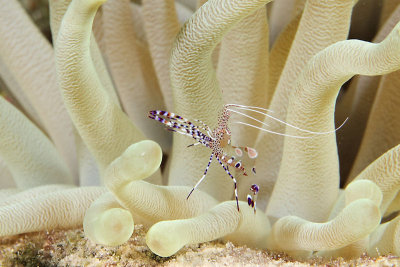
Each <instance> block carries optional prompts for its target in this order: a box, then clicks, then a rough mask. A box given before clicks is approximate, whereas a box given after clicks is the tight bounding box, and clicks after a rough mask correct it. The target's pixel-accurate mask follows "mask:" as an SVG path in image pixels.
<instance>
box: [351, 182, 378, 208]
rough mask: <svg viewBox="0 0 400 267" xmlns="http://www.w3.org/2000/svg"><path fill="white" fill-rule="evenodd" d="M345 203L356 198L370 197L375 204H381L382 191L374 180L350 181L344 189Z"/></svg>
mask: <svg viewBox="0 0 400 267" xmlns="http://www.w3.org/2000/svg"><path fill="white" fill-rule="evenodd" d="M345 197H346V205H348V204H350V203H352V202H353V201H355V200H357V199H362V198H366V199H370V200H371V201H372V202H373V203H375V204H376V205H378V206H379V205H381V202H382V198H383V195H382V191H381V189H380V188H379V186H377V185H376V184H375V183H374V182H372V181H370V180H357V181H353V182H351V183H350V184H349V185H348V186H347V187H346V190H345Z"/></svg>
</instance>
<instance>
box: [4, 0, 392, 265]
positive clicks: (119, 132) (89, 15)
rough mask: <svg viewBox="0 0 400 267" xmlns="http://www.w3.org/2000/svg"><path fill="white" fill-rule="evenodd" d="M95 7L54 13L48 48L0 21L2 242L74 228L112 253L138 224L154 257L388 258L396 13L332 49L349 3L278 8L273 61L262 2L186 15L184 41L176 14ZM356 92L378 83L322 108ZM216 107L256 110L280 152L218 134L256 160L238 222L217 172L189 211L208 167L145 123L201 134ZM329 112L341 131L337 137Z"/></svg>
mask: <svg viewBox="0 0 400 267" xmlns="http://www.w3.org/2000/svg"><path fill="white" fill-rule="evenodd" d="M105 1H106V0H72V1H70V0H63V1H59V0H50V1H49V3H50V15H51V16H50V25H51V31H52V41H53V44H54V49H53V47H52V46H51V45H50V43H49V42H48V41H47V40H45V38H44V37H43V36H42V35H41V34H40V33H39V31H38V30H37V29H36V28H35V26H34V25H33V24H32V22H31V21H30V20H29V19H28V17H27V15H26V14H25V13H24V12H23V10H22V8H21V6H20V5H19V4H18V2H17V1H16V0H12V1H9V2H7V4H3V5H1V6H0V36H1V38H2V40H4V41H2V42H0V75H1V77H2V79H3V80H4V81H5V84H6V85H7V88H8V90H9V92H10V93H11V94H12V95H13V96H14V98H15V99H16V100H15V105H12V104H10V103H8V102H7V101H5V100H4V99H0V109H1V112H0V125H1V135H0V136H1V137H0V156H1V159H2V162H3V164H2V165H3V166H4V167H3V169H4V170H5V171H3V172H2V174H1V175H2V176H1V180H0V182H1V184H5V185H6V184H8V185H9V184H10V183H9V182H8V181H9V180H10V179H13V181H14V183H15V186H16V188H11V189H2V190H1V191H0V236H5V235H13V234H18V233H24V232H30V231H38V230H43V229H51V228H69V227H76V226H79V225H81V224H82V223H83V226H84V229H85V234H86V235H87V237H89V239H91V240H93V241H95V242H97V243H101V244H106V245H118V244H122V243H124V242H126V241H127V240H128V239H129V237H130V236H131V234H132V232H133V231H134V223H141V224H144V225H145V226H146V227H150V229H149V231H148V233H147V236H146V242H147V245H148V246H149V248H150V249H151V250H152V251H153V252H154V253H156V254H157V255H160V256H164V257H165V256H170V255H173V254H174V253H176V252H177V251H178V250H179V249H181V248H182V247H183V246H184V245H186V244H192V243H200V242H205V241H209V240H214V239H218V238H223V239H224V240H229V241H232V242H234V243H237V244H244V245H247V246H251V247H256V248H262V249H265V248H267V249H271V250H276V251H284V252H286V253H288V254H290V255H291V256H293V257H297V258H308V257H312V256H324V257H332V256H334V257H337V256H342V257H359V256H360V255H362V254H363V253H366V252H367V253H369V255H371V256H375V255H377V254H379V253H380V254H388V253H393V254H396V255H400V230H399V229H400V217H399V216H398V214H397V212H398V211H399V210H400V201H399V199H400V197H399V196H398V191H399V189H400V165H399V163H398V158H399V153H400V151H399V149H400V146H398V141H397V133H398V129H399V127H398V125H397V115H396V114H397V113H398V112H397V109H398V105H396V103H397V101H398V99H400V98H399V97H396V94H397V93H396V87H397V81H398V79H397V76H398V72H396V71H397V70H398V69H400V24H396V23H397V22H398V21H399V18H400V8H397V9H395V10H394V11H393V13H392V14H391V15H390V16H389V15H387V14H386V13H385V12H387V13H390V12H389V10H390V7H389V2H390V1H387V2H388V3H386V5H385V6H384V8H383V9H382V17H381V21H382V22H381V30H380V31H379V33H378V34H377V36H376V39H375V41H376V43H370V42H366V41H360V40H346V38H347V35H348V31H349V28H350V22H351V14H352V11H353V6H354V4H355V3H354V2H355V1H353V0H346V1H331V0H326V1H317V0H308V1H306V2H304V1H298V6H292V5H290V6H291V7H292V14H291V15H290V14H284V15H283V14H280V16H279V15H278V16H277V15H276V14H278V12H279V11H280V7H282V6H281V5H285V4H282V3H280V2H279V1H277V2H276V3H274V6H273V7H272V13H271V14H270V16H269V18H270V23H271V29H273V31H271V33H272V34H271V36H276V35H277V29H278V28H280V27H281V26H279V23H283V21H284V20H287V21H288V23H287V26H286V27H285V28H284V29H283V30H282V31H280V33H279V37H277V38H276V40H273V43H274V45H273V46H272V49H269V42H270V41H269V32H268V28H269V27H268V19H267V12H266V8H265V5H266V4H267V3H268V2H270V1H268V0H209V1H207V2H205V1H200V2H201V3H199V6H200V7H199V8H198V9H197V11H196V12H195V13H194V14H191V16H190V18H189V19H187V20H186V21H185V23H184V24H183V25H182V26H180V21H179V20H178V15H177V12H176V10H178V11H179V12H180V13H184V14H188V12H189V11H187V9H185V8H183V7H182V6H180V5H179V4H177V5H178V8H176V7H175V3H174V1H170V0H169V1H161V2H160V1H155V0H143V1H142V3H141V6H138V5H136V4H131V3H130V1H129V0H109V1H108V2H106V3H104V2H105ZM202 2H205V3H204V4H203V3H202ZM281 2H282V1H281ZM103 3H104V4H103ZM283 3H285V2H283ZM286 4H287V3H286ZM100 6H102V7H101V9H99V7H100ZM267 7H269V5H268V6H267ZM98 9H99V12H97V10H98ZM384 11H385V12H384ZM96 12H97V15H96ZM179 12H178V13H179ZM189 13H190V12H189ZM283 18H285V19H283ZM278 22H279V23H278ZM271 42H272V41H271ZM354 75H367V76H368V75H369V76H373V75H383V76H382V77H380V78H377V77H375V78H368V77H366V76H359V77H358V78H357V79H352V80H351V83H350V85H349V87H348V89H347V90H346V92H345V93H343V94H342V95H340V96H341V101H340V102H338V103H337V104H336V102H337V101H336V100H337V96H338V94H339V91H340V89H341V88H342V87H343V84H345V82H347V81H348V80H350V79H351V78H352V77H353V76H354ZM368 79H370V80H368ZM372 85H374V86H375V87H376V88H373V87H372ZM367 88H368V89H369V90H370V91H373V92H368V93H367V92H365V90H366V89H367ZM60 92H61V93H60ZM224 103H238V104H242V105H250V106H258V107H261V108H268V109H269V110H270V111H268V114H266V115H267V116H259V117H257V118H258V119H259V120H264V122H265V124H268V125H269V126H268V127H267V129H268V130H270V131H274V132H278V133H282V134H285V135H286V136H281V135H272V134H266V133H265V132H263V131H259V130H258V129H257V128H256V127H261V126H262V124H261V123H259V122H257V123H256V124H254V122H253V124H254V126H256V127H253V128H248V127H247V128H246V126H244V125H243V124H242V125H240V124H234V125H232V126H231V129H232V143H234V144H238V145H244V146H251V147H255V148H256V149H257V151H258V154H259V155H258V159H257V176H256V178H250V177H240V179H238V191H239V199H240V200H244V199H245V196H246V194H247V193H248V188H249V186H250V185H251V184H253V183H257V184H258V185H259V186H260V193H259V196H258V201H257V212H256V213H254V211H253V209H252V208H250V207H248V205H247V202H243V201H239V206H240V211H238V209H237V207H236V202H235V201H233V200H231V199H232V198H233V194H232V193H233V185H232V181H231V179H230V178H229V176H227V175H226V173H225V172H224V171H223V169H222V168H220V167H219V166H216V165H215V164H214V165H215V166H214V165H211V167H210V170H209V171H208V173H207V176H206V178H205V180H204V182H203V183H201V184H200V186H199V187H198V188H197V189H196V191H194V192H193V194H192V195H191V196H190V198H188V199H187V194H188V193H189V192H190V190H191V188H192V187H193V185H194V184H196V182H197V180H198V179H199V178H200V176H201V174H202V173H203V172H204V169H205V167H206V164H207V160H208V159H209V157H210V153H211V152H210V151H209V149H207V148H200V147H194V148H193V147H192V148H187V146H188V145H190V144H191V143H190V141H191V140H190V138H187V137H185V136H179V135H173V136H171V133H169V132H167V131H164V130H163V129H162V126H161V125H158V124H157V123H156V122H155V121H153V120H149V119H148V118H147V113H148V111H149V110H156V109H165V108H167V109H168V110H169V111H173V112H176V113H177V114H179V115H182V116H184V117H185V118H189V119H198V120H201V121H204V122H206V123H207V124H208V125H210V126H211V128H213V127H215V126H216V125H217V119H218V113H219V111H220V110H221V109H222V107H223V105H224ZM335 105H337V106H338V108H340V109H338V110H337V117H338V121H339V122H340V123H341V122H343V121H345V118H346V117H347V116H349V119H348V120H347V123H346V124H345V125H344V127H342V128H341V129H339V130H338V131H337V132H336V131H335V129H336V128H335ZM17 108H19V109H17ZM24 114H25V115H24ZM271 116H273V117H274V118H278V119H279V120H281V121H285V122H286V123H287V124H286V125H292V126H295V127H285V124H282V123H279V121H276V120H275V121H274V120H271V119H270V117H271ZM355 118H362V121H359V120H356V119H355ZM235 119H237V118H232V120H233V121H234V120H235ZM366 121H367V122H366ZM263 127H265V126H263ZM299 128H301V129H303V130H299ZM378 129H379V130H378ZM377 131H380V132H379V134H378V132H377ZM310 132H312V133H325V134H315V135H311V136H310V135H309V134H308V135H307V133H310ZM334 133H337V137H336V136H335V134H334ZM302 135H305V137H307V138H293V136H302ZM308 137H309V138H308ZM361 138H362V142H356V141H354V140H358V139H361ZM337 140H339V152H340V153H339V154H340V155H341V158H340V160H341V161H343V162H345V163H342V164H341V166H342V169H341V173H342V181H347V185H346V186H345V188H344V189H340V170H339V165H340V164H339V157H338V144H337ZM349 149H351V151H350V152H347V151H348V150H349ZM357 151H358V152H357ZM357 153H358V154H357ZM163 155H164V163H163V168H162V170H161V168H160V164H161V162H162V158H163ZM353 162H354V163H353ZM6 170H8V171H6ZM11 177H12V178H11ZM144 179H146V180H145V181H142V180H144ZM78 184H79V187H77V185H78ZM102 185H105V187H104V186H102ZM89 206H90V207H89ZM396 216H397V217H396ZM382 218H384V221H385V222H381V220H382Z"/></svg>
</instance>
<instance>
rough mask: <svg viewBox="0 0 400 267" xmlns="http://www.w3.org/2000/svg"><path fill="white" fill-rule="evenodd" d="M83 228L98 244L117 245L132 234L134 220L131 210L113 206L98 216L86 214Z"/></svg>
mask: <svg viewBox="0 0 400 267" xmlns="http://www.w3.org/2000/svg"><path fill="white" fill-rule="evenodd" d="M83 229H84V231H85V234H86V236H87V237H88V238H89V239H90V240H92V241H94V242H96V243H98V244H103V245H108V246H117V245H121V244H123V243H125V242H126V241H128V239H129V238H130V237H131V236H132V233H133V230H134V222H133V218H132V215H131V213H130V212H129V211H127V210H125V209H121V208H113V209H109V210H106V211H105V212H103V213H101V214H98V215H97V216H93V217H92V216H85V219H84V221H83Z"/></svg>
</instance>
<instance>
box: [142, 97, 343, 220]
mask: <svg viewBox="0 0 400 267" xmlns="http://www.w3.org/2000/svg"><path fill="white" fill-rule="evenodd" d="M239 110H244V111H250V112H254V113H258V114H261V115H264V116H266V117H268V118H270V119H273V120H275V121H278V122H279V123H283V124H285V125H286V126H288V127H292V128H294V129H297V130H299V131H302V132H305V133H308V134H314V135H318V134H328V133H332V132H335V131H336V130H338V129H339V128H341V127H342V126H343V125H344V123H345V122H346V121H347V119H346V120H345V121H344V122H343V124H342V125H340V126H339V127H338V128H337V129H335V130H334V131H329V132H313V131H308V130H305V129H301V128H299V127H296V126H294V125H291V124H289V123H286V122H284V121H282V120H280V119H278V118H275V117H274V116H272V115H269V114H268V113H267V112H271V111H270V110H268V109H265V108H260V107H252V106H244V105H238V104H226V105H224V107H223V109H222V111H221V112H220V114H219V116H218V124H217V126H216V127H215V128H214V129H211V128H210V127H209V126H208V125H207V124H206V123H204V122H202V121H200V120H197V119H196V120H194V121H195V123H192V122H191V121H189V120H188V119H186V118H184V117H182V116H180V115H177V114H175V113H172V112H168V111H162V110H151V111H149V118H150V119H153V120H156V121H159V122H161V123H163V124H164V125H165V126H166V127H167V130H169V131H173V132H176V133H178V134H182V135H186V136H189V137H192V138H193V139H194V140H195V143H193V144H191V145H189V146H188V147H191V146H197V145H203V146H205V147H208V148H210V149H211V155H210V159H209V161H208V164H207V167H206V169H205V170H204V173H203V176H202V177H201V178H200V179H199V181H198V182H197V183H196V184H195V185H194V186H193V188H192V190H191V191H190V192H189V194H188V196H187V198H186V199H188V198H189V197H190V195H191V194H192V193H193V191H194V190H195V189H196V188H197V187H198V186H199V185H200V183H201V182H202V181H203V180H204V178H205V177H206V175H207V172H208V169H209V167H210V164H211V162H212V160H213V158H215V159H216V160H217V162H218V163H219V164H220V165H221V167H222V168H223V169H224V171H225V172H226V174H227V175H228V176H229V177H230V178H231V179H232V181H233V184H234V193H235V200H236V206H237V210H238V211H240V208H239V199H238V192H237V181H236V178H235V176H233V175H232V173H231V172H230V169H229V167H232V168H234V169H235V170H236V173H239V175H244V176H248V173H249V172H248V167H247V166H246V165H247V164H244V160H245V158H243V154H244V153H243V151H244V152H246V154H247V158H248V159H250V160H253V161H255V159H256V158H257V156H258V153H257V151H256V149H254V148H251V147H247V146H245V147H240V146H233V145H232V144H231V131H230V129H229V125H228V122H229V119H230V117H231V115H232V113H236V114H238V115H241V116H244V117H246V118H250V119H252V120H254V121H256V122H258V123H259V124H261V125H265V126H268V125H267V124H265V123H264V122H263V121H261V120H258V119H256V118H254V117H252V116H250V115H247V114H245V113H243V112H241V111H239ZM233 123H238V124H242V125H246V126H249V127H253V128H257V129H259V130H261V131H265V132H268V133H272V134H277V135H282V136H286V137H293V138H311V137H312V136H295V135H287V134H284V133H279V132H274V131H270V130H268V129H265V128H262V127H258V126H255V125H252V124H249V123H245V122H240V121H235V122H233ZM251 171H252V173H253V174H254V175H255V174H256V168H255V167H254V164H253V167H252V168H251ZM258 191H259V187H258V185H256V184H253V185H251V187H250V192H251V194H249V195H248V196H247V203H248V205H249V206H250V207H252V208H254V213H256V199H257V193H258Z"/></svg>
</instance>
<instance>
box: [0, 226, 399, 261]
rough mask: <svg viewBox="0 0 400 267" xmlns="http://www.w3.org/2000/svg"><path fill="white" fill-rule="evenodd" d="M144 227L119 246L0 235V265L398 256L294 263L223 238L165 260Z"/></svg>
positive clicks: (56, 234)
mask: <svg viewBox="0 0 400 267" xmlns="http://www.w3.org/2000/svg"><path fill="white" fill-rule="evenodd" d="M145 233H146V231H145V229H144V228H143V226H141V225H136V226H135V231H134V234H133V235H132V237H131V239H130V240H129V241H128V242H127V243H125V244H123V245H120V246H117V247H108V246H102V245H96V244H95V243H93V242H91V241H90V240H88V239H87V238H85V236H84V233H83V230H82V229H75V230H54V231H50V232H37V233H30V234H21V235H17V236H10V237H2V238H0V266H310V265H311V266H349V265H351V266H400V258H398V257H394V256H384V257H379V258H375V259H373V258H369V257H367V256H363V257H361V258H359V259H356V260H350V261H345V260H343V259H335V260H329V261H328V260H323V259H314V260H310V261H308V262H298V261H292V260H291V259H290V258H289V257H287V256H286V255H284V254H278V253H271V252H268V251H265V250H256V249H250V248H247V247H239V246H235V245H233V244H232V243H230V242H228V243H224V242H221V241H213V242H207V243H203V244H196V245H189V246H185V247H184V248H183V249H181V250H180V251H179V252H178V253H177V254H175V255H174V256H172V257H169V258H162V257H159V256H157V255H155V254H154V253H152V252H151V251H150V250H149V248H148V247H147V246H146V243H145Z"/></svg>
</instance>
